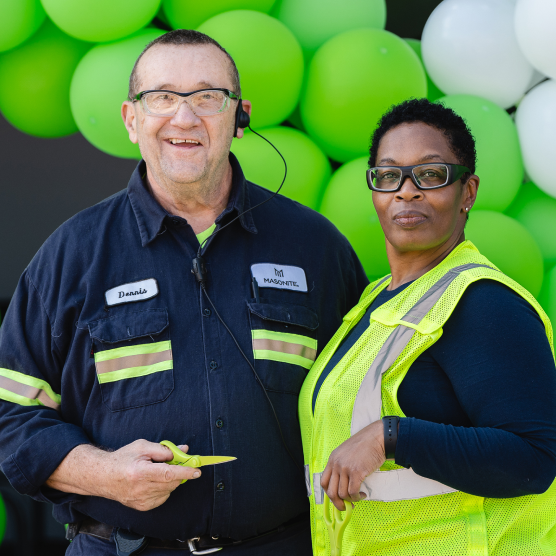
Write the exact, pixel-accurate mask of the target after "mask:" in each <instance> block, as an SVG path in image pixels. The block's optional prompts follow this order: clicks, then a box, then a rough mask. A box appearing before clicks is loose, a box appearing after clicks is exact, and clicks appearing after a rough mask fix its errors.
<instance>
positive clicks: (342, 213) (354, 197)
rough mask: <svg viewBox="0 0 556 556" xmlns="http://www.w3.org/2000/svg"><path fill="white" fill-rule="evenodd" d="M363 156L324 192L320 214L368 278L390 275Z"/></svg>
mask: <svg viewBox="0 0 556 556" xmlns="http://www.w3.org/2000/svg"><path fill="white" fill-rule="evenodd" d="M367 167H368V166H367V157H364V158H357V159H356V160H352V161H351V162H348V163H347V164H344V165H343V166H341V167H340V168H338V170H336V172H335V173H334V174H333V176H332V179H331V180H330V183H329V184H328V186H327V187H326V189H325V192H324V198H323V200H322V204H321V207H320V212H321V214H323V215H324V216H326V218H328V219H329V220H331V221H332V223H333V224H335V225H336V227H337V228H338V229H339V230H340V232H342V234H344V235H345V236H346V237H347V238H348V240H349V241H350V243H351V245H352V246H353V248H354V249H355V252H356V253H357V255H358V257H359V259H360V260H361V263H362V264H363V267H364V268H365V272H366V273H367V275H368V276H369V277H370V278H377V277H380V276H384V275H385V274H388V272H390V267H389V265H388V257H387V256H386V243H385V238H384V233H383V231H382V227H381V226H380V222H379V220H378V215H377V213H376V211H375V208H374V206H373V198H372V193H371V191H369V189H368V187H367V182H366V178H365V172H366V170H367Z"/></svg>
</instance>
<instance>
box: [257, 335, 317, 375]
mask: <svg viewBox="0 0 556 556" xmlns="http://www.w3.org/2000/svg"><path fill="white" fill-rule="evenodd" d="M251 335H252V337H253V354H254V357H255V359H267V360H270V361H278V362H281V363H291V364H293V365H300V366H301V367H303V368H305V369H310V368H311V366H312V365H313V363H314V362H315V359H316V358H317V340H314V339H313V338H309V337H307V336H300V335H299V334H288V333H285V332H272V331H271V330H252V331H251Z"/></svg>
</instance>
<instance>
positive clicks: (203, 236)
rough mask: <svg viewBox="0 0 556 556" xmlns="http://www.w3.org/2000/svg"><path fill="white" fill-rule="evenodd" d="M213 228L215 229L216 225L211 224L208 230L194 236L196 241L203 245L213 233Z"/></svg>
mask: <svg viewBox="0 0 556 556" xmlns="http://www.w3.org/2000/svg"><path fill="white" fill-rule="evenodd" d="M214 228H216V223H215V224H213V225H212V226H211V227H210V228H207V229H206V230H205V231H204V232H201V233H200V234H196V235H197V240H198V241H199V243H200V244H201V245H203V241H205V239H207V237H209V236H210V234H212V232H214Z"/></svg>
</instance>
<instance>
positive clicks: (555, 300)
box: [539, 266, 556, 328]
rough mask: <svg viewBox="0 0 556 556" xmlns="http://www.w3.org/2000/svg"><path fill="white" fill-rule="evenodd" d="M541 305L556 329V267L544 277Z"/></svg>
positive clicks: (540, 298)
mask: <svg viewBox="0 0 556 556" xmlns="http://www.w3.org/2000/svg"><path fill="white" fill-rule="evenodd" d="M539 303H540V304H541V306H542V308H543V309H544V310H545V312H546V314H547V315H548V318H549V319H550V321H551V322H552V328H556V266H555V267H554V268H552V269H551V270H549V271H548V272H547V273H546V274H545V276H544V281H543V284H542V290H541V293H540V295H539Z"/></svg>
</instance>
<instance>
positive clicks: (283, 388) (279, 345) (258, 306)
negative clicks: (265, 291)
mask: <svg viewBox="0 0 556 556" xmlns="http://www.w3.org/2000/svg"><path fill="white" fill-rule="evenodd" d="M247 306H248V307H249V318H250V322H251V337H252V343H253V357H254V359H255V369H256V370H257V374H258V375H259V377H260V379H261V381H262V383H263V385H264V387H265V388H266V389H267V390H269V391H274V392H285V393H290V394H296V395H297V394H299V391H300V390H301V385H302V384H303V381H304V380H305V377H306V376H307V372H308V371H309V369H310V368H311V366H312V365H313V363H314V362H315V359H316V357H317V347H318V346H317V328H318V326H319V320H318V317H317V314H316V313H315V312H314V311H312V310H311V309H309V308H308V307H303V306H301V305H292V304H277V303H247Z"/></svg>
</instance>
